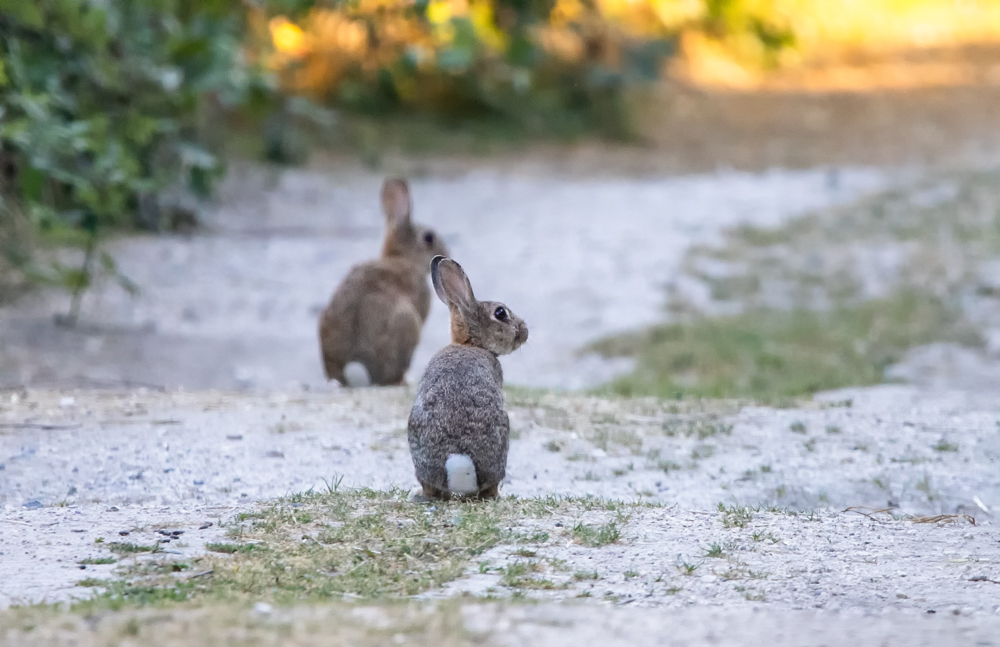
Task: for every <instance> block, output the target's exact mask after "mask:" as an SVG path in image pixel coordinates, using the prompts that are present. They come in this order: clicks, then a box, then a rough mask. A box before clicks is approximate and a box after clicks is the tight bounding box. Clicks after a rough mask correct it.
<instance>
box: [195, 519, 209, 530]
mask: <svg viewBox="0 0 1000 647" xmlns="http://www.w3.org/2000/svg"><path fill="white" fill-rule="evenodd" d="M211 527H212V522H211V521H206V522H205V523H203V524H201V525H200V526H198V530H204V529H205V528H211Z"/></svg>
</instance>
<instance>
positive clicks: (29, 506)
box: [21, 501, 45, 510]
mask: <svg viewBox="0 0 1000 647" xmlns="http://www.w3.org/2000/svg"><path fill="white" fill-rule="evenodd" d="M21 507H22V508H24V509H25V510H37V509H39V508H44V507H45V506H43V505H42V504H41V503H40V502H38V501H28V502H27V503H25V504H24V505H22V506H21Z"/></svg>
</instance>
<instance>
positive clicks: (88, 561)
mask: <svg viewBox="0 0 1000 647" xmlns="http://www.w3.org/2000/svg"><path fill="white" fill-rule="evenodd" d="M117 561H118V560H117V559H115V558H114V557H87V558H84V559H81V560H80V561H79V562H77V564H85V565H87V566H90V565H92V564H114V563H115V562H117Z"/></svg>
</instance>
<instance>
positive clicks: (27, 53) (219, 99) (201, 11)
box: [0, 0, 269, 315]
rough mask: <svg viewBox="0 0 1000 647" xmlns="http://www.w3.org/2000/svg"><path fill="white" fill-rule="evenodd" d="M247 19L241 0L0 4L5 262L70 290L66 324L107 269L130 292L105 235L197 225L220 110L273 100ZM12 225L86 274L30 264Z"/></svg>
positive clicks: (215, 169) (0, 205)
mask: <svg viewBox="0 0 1000 647" xmlns="http://www.w3.org/2000/svg"><path fill="white" fill-rule="evenodd" d="M245 17H246V12H245V10H244V8H243V3H242V2H241V1H240V0H33V1H31V2H26V1H24V0H0V166H2V169H0V170H2V176H0V183H2V184H0V200H2V202H0V214H2V221H0V228H2V229H3V230H4V231H3V233H0V243H2V244H3V245H4V249H3V250H2V251H3V253H4V257H5V261H4V263H5V264H6V265H8V266H9V267H11V266H12V267H16V268H18V269H19V270H20V271H21V274H22V275H27V276H30V277H33V278H36V279H41V280H47V281H51V282H54V283H57V284H60V285H63V286H64V287H66V288H68V289H69V290H71V291H72V292H73V293H74V294H75V295H76V296H77V298H76V299H74V309H73V310H74V312H72V313H71V315H74V314H75V308H76V306H77V305H78V297H79V294H80V293H81V292H82V291H83V290H84V289H86V287H87V286H88V285H89V283H90V281H91V280H92V278H93V276H94V274H95V273H97V272H99V271H103V272H107V273H110V274H111V275H112V276H114V277H116V278H119V279H120V280H121V281H122V283H123V285H125V286H127V287H131V286H130V285H129V284H128V283H127V281H125V280H124V279H123V277H120V276H119V275H118V273H117V271H116V270H115V268H114V262H113V260H112V259H111V258H110V257H108V256H107V255H106V254H101V253H100V252H99V250H98V248H97V245H96V242H97V237H98V234H99V232H101V231H102V230H104V229H106V228H108V227H117V228H120V227H126V228H127V227H142V228H147V229H153V230H159V229H164V228H176V227H177V226H178V225H181V224H183V223H184V222H185V221H190V220H191V218H192V217H193V212H192V205H193V200H194V198H195V197H196V196H200V195H205V194H207V192H208V191H209V190H210V188H211V185H212V181H213V180H214V179H215V178H216V177H217V176H218V175H219V173H220V171H221V168H222V167H221V163H220V160H219V158H218V157H217V154H216V153H217V150H218V149H219V145H220V143H221V142H220V140H219V126H220V125H221V124H222V123H223V122H224V120H223V116H224V114H225V113H226V112H227V110H232V109H235V108H237V107H247V106H252V105H253V104H254V102H255V101H257V102H258V103H259V102H266V100H267V97H268V94H269V90H268V87H267V84H266V76H265V75H264V73H263V71H262V70H260V69H258V68H256V67H255V66H254V65H251V64H250V63H249V62H248V59H247V57H246V56H245V54H244V35H245V33H246V20H245ZM17 223H27V224H28V225H29V226H30V229H31V230H33V231H35V232H38V233H41V234H43V235H44V236H45V237H46V239H48V240H55V241H57V242H62V243H71V244H75V245H77V246H79V247H80V248H81V249H82V250H83V251H84V254H83V257H84V259H83V263H82V266H80V267H73V268H67V267H64V266H62V265H60V264H58V263H52V264H50V265H48V266H46V267H36V266H33V265H31V256H30V255H29V254H28V253H27V252H26V250H25V249H24V245H25V243H26V240H28V239H30V238H31V237H30V236H28V235H26V234H24V227H23V226H16V225H17ZM0 269H2V268H0Z"/></svg>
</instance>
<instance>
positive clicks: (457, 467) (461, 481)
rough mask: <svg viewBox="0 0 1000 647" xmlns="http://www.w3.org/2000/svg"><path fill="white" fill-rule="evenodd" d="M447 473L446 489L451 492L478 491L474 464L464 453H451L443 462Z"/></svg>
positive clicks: (470, 492) (471, 492) (467, 492)
mask: <svg viewBox="0 0 1000 647" xmlns="http://www.w3.org/2000/svg"><path fill="white" fill-rule="evenodd" d="M444 469H445V471H446V472H447V473H448V491H449V492H451V493H452V494H465V495H468V494H475V493H476V492H478V491H479V485H478V481H477V479H476V466H475V465H473V464H472V459H471V458H469V457H468V456H467V455H465V454H451V455H449V456H448V460H446V461H445V462H444Z"/></svg>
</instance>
